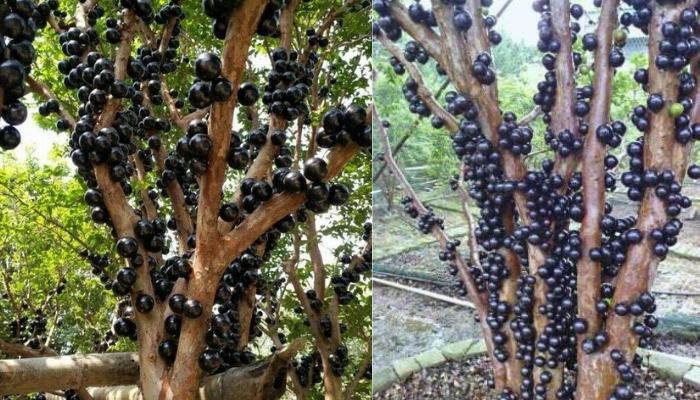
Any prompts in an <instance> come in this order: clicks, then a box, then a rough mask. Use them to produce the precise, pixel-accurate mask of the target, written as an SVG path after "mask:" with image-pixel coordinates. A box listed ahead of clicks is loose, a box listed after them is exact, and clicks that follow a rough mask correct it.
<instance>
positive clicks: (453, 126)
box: [376, 33, 459, 135]
mask: <svg viewBox="0 0 700 400" xmlns="http://www.w3.org/2000/svg"><path fill="white" fill-rule="evenodd" d="M376 37H377V39H378V40H379V41H380V42H381V44H382V46H384V48H385V49H386V50H387V51H388V52H389V53H390V54H391V55H392V56H394V57H396V58H397V59H398V60H399V61H400V62H401V63H402V64H404V66H406V68H407V69H408V72H409V74H410V75H411V78H413V80H414V81H415V83H416V85H417V86H418V96H419V97H420V98H421V100H423V103H425V105H426V106H427V107H428V109H430V112H431V113H432V114H433V115H435V116H437V117H439V118H440V119H442V120H443V121H444V123H445V128H446V129H447V130H448V131H449V132H450V135H453V134H454V133H456V132H457V131H458V130H459V123H458V122H457V120H456V119H455V117H453V116H452V114H450V113H449V112H447V111H446V110H445V109H444V108H442V107H441V106H440V104H438V102H437V101H436V100H435V98H434V97H433V93H432V92H431V91H430V89H428V87H427V85H426V83H425V80H424V79H423V74H421V72H420V70H419V69H418V68H417V67H416V66H415V65H414V64H413V63H411V62H408V60H406V57H405V56H404V54H403V51H401V49H399V48H398V47H397V46H396V45H395V44H393V43H392V42H391V40H389V38H387V37H386V35H385V34H384V33H380V34H379V35H377V36H376Z"/></svg>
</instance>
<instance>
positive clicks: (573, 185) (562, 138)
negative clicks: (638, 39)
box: [373, 0, 700, 400]
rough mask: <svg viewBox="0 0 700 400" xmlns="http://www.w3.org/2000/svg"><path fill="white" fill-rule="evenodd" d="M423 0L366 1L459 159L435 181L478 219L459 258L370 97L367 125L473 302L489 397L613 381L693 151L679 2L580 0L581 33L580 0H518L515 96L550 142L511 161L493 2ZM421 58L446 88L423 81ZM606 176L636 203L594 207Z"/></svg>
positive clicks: (586, 392)
mask: <svg viewBox="0 0 700 400" xmlns="http://www.w3.org/2000/svg"><path fill="white" fill-rule="evenodd" d="M426 3H427V2H421V1H416V2H409V3H408V4H410V5H408V7H407V6H406V5H404V4H403V3H402V2H400V1H387V0H376V1H374V2H373V7H374V10H375V11H376V15H377V19H376V20H375V23H374V25H373V33H374V36H375V39H376V41H377V42H379V43H380V44H381V45H382V46H383V47H384V48H385V49H386V50H387V51H388V53H390V54H391V56H392V58H391V59H390V62H391V66H392V69H393V72H395V73H396V74H398V75H409V77H408V78H407V79H406V80H405V82H404V84H403V87H402V89H403V94H404V96H405V98H406V100H407V101H408V103H409V109H410V110H411V112H413V113H415V114H417V115H419V116H423V117H426V118H430V121H431V124H432V126H433V127H434V128H435V129H445V130H447V131H448V133H449V134H450V137H451V139H452V147H453V149H454V151H455V153H456V155H457V157H458V158H459V159H460V160H461V163H460V167H459V170H458V171H457V172H458V173H457V175H455V176H454V177H452V178H451V180H450V184H451V185H452V187H453V189H455V190H457V191H458V192H459V193H460V195H461V196H462V200H463V203H464V204H465V210H466V209H467V207H466V205H467V202H468V201H473V202H474V203H475V204H476V205H477V206H478V207H479V208H480V215H479V220H478V221H472V220H471V214H469V213H468V212H466V216H467V221H468V225H470V226H472V227H473V228H474V229H473V230H471V234H470V237H469V238H468V240H466V241H465V242H466V243H467V244H468V246H469V257H468V259H465V258H463V257H462V255H461V253H460V250H459V247H460V242H459V241H458V240H453V239H450V238H448V237H446V235H445V234H444V232H443V230H442V221H441V219H440V218H439V217H438V216H436V215H435V213H434V212H433V211H432V210H430V209H428V208H426V207H425V206H424V205H423V204H422V203H421V202H420V200H419V199H418V197H417V196H416V194H415V192H414V190H413V189H412V188H411V186H410V184H409V183H408V181H407V180H406V179H405V177H404V176H403V173H402V172H401V170H400V169H399V168H398V166H397V164H396V163H395V161H394V159H393V157H392V154H391V147H390V143H389V140H388V136H387V129H389V130H393V128H392V127H391V124H390V123H388V121H386V122H384V123H382V122H381V121H380V120H379V116H378V114H377V112H376V110H375V111H374V115H375V120H376V121H377V126H376V129H377V134H378V138H379V140H380V142H381V144H382V151H383V154H381V156H383V160H384V161H385V162H386V163H387V165H388V168H389V169H390V170H391V172H392V173H393V175H394V176H395V177H396V178H397V179H398V180H399V182H400V183H401V184H402V186H403V188H404V191H405V192H406V197H405V198H404V199H403V204H404V206H405V209H406V211H407V212H408V213H409V215H410V216H412V217H413V218H417V219H418V228H419V229H420V230H421V231H423V232H425V233H432V234H434V235H435V236H436V238H437V239H438V242H439V243H440V245H441V247H442V249H441V251H440V253H439V257H440V259H441V260H442V261H446V262H448V263H449V265H450V266H449V270H450V272H451V273H453V274H454V275H457V276H458V277H459V278H460V281H461V283H462V285H463V289H464V292H465V293H466V294H468V295H469V297H470V299H471V301H472V302H473V303H474V304H475V305H476V306H477V309H478V312H479V317H480V318H479V320H480V322H481V326H482V329H483V332H484V337H485V339H486V344H487V347H488V350H489V355H490V357H491V361H492V366H493V372H494V382H493V385H494V386H495V388H496V389H497V391H498V392H499V398H502V399H511V398H520V399H535V398H537V399H555V398H558V399H572V398H576V399H595V400H598V399H618V400H620V399H631V398H632V397H633V393H634V392H633V390H632V388H631V387H630V386H629V384H628V383H629V382H631V380H632V378H633V376H634V375H633V374H634V371H633V369H632V366H633V365H634V364H637V363H639V362H641V358H639V357H637V356H635V350H636V348H637V346H645V345H646V344H647V342H648V340H649V338H650V336H651V334H652V329H653V328H654V327H655V326H656V325H657V320H656V318H655V317H654V316H653V315H652V313H653V311H654V309H655V305H654V297H653V296H652V295H651V294H650V293H649V290H650V287H651V282H652V280H653V277H654V275H655V273H656V270H657V267H658V264H659V262H660V261H661V260H663V258H664V257H665V255H666V253H667V251H668V247H669V246H672V245H674V244H675V242H676V240H677V239H676V238H677V235H678V234H679V232H680V229H681V227H682V223H681V222H680V220H679V219H678V218H676V217H677V216H678V214H679V213H680V211H681V209H682V208H686V207H689V206H690V200H689V199H688V198H687V197H686V196H684V195H683V194H682V193H681V188H682V182H683V180H684V178H685V176H686V169H687V174H688V175H689V176H690V177H691V178H699V177H700V168H698V166H690V168H688V164H689V159H690V152H691V149H692V143H693V142H694V140H695V139H696V138H697V137H698V132H700V131H699V130H698V128H699V127H700V125H697V122H698V121H697V118H698V115H697V113H698V106H697V105H696V103H697V101H696V100H697V98H696V96H697V89H696V78H697V60H696V58H697V57H696V54H697V49H698V48H697V44H698V40H697V38H696V29H697V11H696V7H697V2H692V1H670V2H657V1H627V2H624V3H626V4H627V5H628V6H630V8H629V11H625V12H618V8H620V7H621V6H622V4H621V3H620V2H619V1H616V0H604V1H597V2H594V3H595V4H594V6H595V7H598V8H599V9H598V10H597V11H598V12H599V15H600V17H599V20H598V22H597V28H596V29H595V31H593V32H590V33H586V34H583V33H582V32H581V28H582V27H581V26H580V25H579V23H578V22H577V20H578V19H579V18H581V17H582V16H583V15H584V8H583V7H582V6H581V5H579V4H569V2H568V1H546V0H537V1H533V2H532V3H533V8H534V9H535V11H537V12H539V13H540V14H541V19H540V22H539V23H538V25H537V27H536V29H537V30H538V33H539V38H540V41H539V43H538V49H539V50H540V51H541V52H543V53H545V54H544V55H543V56H542V65H543V66H544V67H545V69H546V70H547V72H546V74H545V78H544V80H543V81H542V82H540V83H539V84H538V85H537V88H536V89H537V91H536V92H535V93H534V95H533V97H532V99H533V103H534V104H532V105H531V107H532V108H535V107H539V109H540V110H541V112H542V118H541V119H542V122H543V123H544V124H545V126H544V129H543V131H541V132H542V135H541V137H543V139H544V140H543V141H542V142H540V143H544V144H546V146H547V147H549V148H550V149H551V150H552V153H549V156H545V157H544V161H543V162H541V163H533V160H529V162H526V158H528V155H530V154H533V153H534V152H533V149H534V148H536V145H537V140H538V139H537V137H538V136H539V135H535V132H536V131H535V129H533V127H536V125H532V124H531V122H532V121H531V120H530V118H527V121H524V120H522V119H520V120H519V119H518V117H517V116H516V114H515V113H513V112H512V111H511V109H509V108H507V106H508V105H510V104H509V103H508V102H509V101H511V98H512V95H511V93H510V92H508V91H507V90H506V88H505V87H504V86H503V85H502V82H501V80H500V79H497V74H496V71H497V70H498V69H499V64H498V58H497V57H496V56H494V52H493V50H492V49H493V48H494V47H495V46H496V45H498V44H499V43H500V42H501V41H502V37H501V36H500V34H499V33H498V32H497V31H496V30H495V26H496V25H497V18H495V17H494V16H492V15H488V12H483V11H484V7H489V6H491V4H492V2H491V1H490V0H474V1H472V0H466V1H445V0H440V1H438V0H435V1H431V2H430V4H426ZM534 28H535V27H533V29H534ZM632 29H639V30H641V32H643V33H645V34H648V35H649V45H648V50H649V58H648V59H649V61H648V65H647V66H646V67H645V68H640V69H638V70H637V71H634V72H632V71H630V72H627V73H628V74H629V75H628V76H629V78H627V79H626V81H627V82H631V81H632V79H634V81H635V82H636V83H637V84H638V85H639V86H638V87H641V89H642V90H644V91H645V92H646V95H645V96H644V97H643V98H641V99H638V100H637V102H635V104H634V105H624V104H620V103H618V102H616V101H615V100H614V99H616V98H617V99H620V98H625V97H626V96H625V94H624V93H620V92H618V93H615V92H614V91H613V76H614V75H615V72H616V71H618V74H617V75H618V76H619V75H621V74H623V72H622V69H621V67H622V66H623V65H624V63H625V58H626V57H625V54H624V53H623V51H622V49H623V47H624V45H625V42H626V39H627V37H628V33H629V32H630V30H632ZM406 36H408V40H407V41H406V43H405V45H404V46H403V47H399V46H398V45H397V41H400V40H402V38H404V37H406ZM574 46H580V51H575V50H574V49H575V47H574ZM588 57H591V59H592V62H591V61H587V58H588ZM431 59H432V60H434V61H435V63H431V62H430V60H431ZM638 61H639V59H637V60H636V61H635V62H638ZM421 64H425V65H430V66H432V67H434V68H435V69H436V70H437V72H438V74H440V75H443V76H444V77H445V78H447V79H449V81H450V84H451V85H452V86H453V87H454V90H452V91H448V92H446V94H445V96H444V99H442V98H439V99H436V98H435V97H434V95H433V94H434V93H436V92H437V88H435V87H434V86H432V87H431V86H430V83H431V82H430V81H429V80H427V79H425V78H424V76H423V74H422V71H421V68H420V67H419V65H421ZM382 79H384V76H382ZM628 87H629V86H628ZM640 101H641V102H643V104H642V105H638V103H639V102H640ZM620 106H626V108H625V109H621V108H620ZM520 116H521V118H522V117H523V115H522V114H520ZM623 121H631V122H632V124H629V125H630V126H629V127H628V126H627V124H626V123H625V122H623ZM623 137H627V138H628V139H626V140H625V139H623ZM539 140H541V139H539ZM620 147H622V148H624V149H625V150H626V154H627V157H629V160H627V161H626V163H625V165H620V157H619V154H620V153H619V150H615V149H617V148H620ZM581 166H585V168H584V167H581ZM623 170H624V172H623ZM618 181H621V183H622V184H623V185H624V186H625V187H627V194H628V197H629V198H630V200H632V201H635V202H640V203H639V209H638V212H637V215H633V216H628V217H615V216H613V215H612V212H613V210H612V206H611V204H610V203H607V202H606V201H605V200H606V192H610V191H613V190H615V189H616V187H617V186H618Z"/></svg>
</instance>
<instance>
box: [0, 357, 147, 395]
mask: <svg viewBox="0 0 700 400" xmlns="http://www.w3.org/2000/svg"><path fill="white" fill-rule="evenodd" d="M138 360H139V357H138V355H137V354H136V353H112V354H91V355H75V356H61V357H42V358H30V359H17V360H2V361H0V395H9V394H17V393H32V392H43V391H49V390H60V389H66V388H82V387H88V386H113V385H128V384H133V383H136V382H138V380H139V365H138Z"/></svg>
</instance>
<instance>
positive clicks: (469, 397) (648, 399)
mask: <svg viewBox="0 0 700 400" xmlns="http://www.w3.org/2000/svg"><path fill="white" fill-rule="evenodd" d="M488 371H489V367H488V360H487V359H486V358H485V357H480V358H475V359H472V360H469V361H467V362H464V363H457V362H448V363H445V364H443V365H441V366H439V367H435V368H430V369H427V370H422V371H421V372H417V373H415V374H413V375H411V376H410V377H409V378H408V379H407V380H406V381H405V382H404V383H402V384H396V385H394V386H392V387H390V388H389V389H387V390H386V391H384V392H382V393H377V394H375V395H374V396H373V399H375V400H419V399H420V400H424V399H465V400H493V399H495V397H496V393H495V391H493V390H491V389H488V387H487V386H486V380H487V379H488V377H489V372H488ZM467 376H468V377H469V379H465V377H467ZM634 388H635V400H700V392H698V391H697V390H695V389H693V388H691V387H690V386H688V385H685V384H683V383H682V382H681V383H677V384H675V383H673V382H670V381H668V380H666V379H663V378H661V377H659V376H658V375H657V374H656V373H655V372H653V371H649V370H648V369H647V368H646V367H644V366H642V367H641V368H640V370H638V371H637V377H636V380H635V383H634Z"/></svg>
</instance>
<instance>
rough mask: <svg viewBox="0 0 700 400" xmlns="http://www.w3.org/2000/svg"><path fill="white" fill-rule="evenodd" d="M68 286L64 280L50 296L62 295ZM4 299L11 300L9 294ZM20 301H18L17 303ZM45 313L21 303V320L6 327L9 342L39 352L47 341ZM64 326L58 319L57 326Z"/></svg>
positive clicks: (15, 320) (9, 323)
mask: <svg viewBox="0 0 700 400" xmlns="http://www.w3.org/2000/svg"><path fill="white" fill-rule="evenodd" d="M67 284H68V282H67V280H66V279H65V278H62V279H61V280H59V281H58V283H56V286H55V287H54V288H53V289H51V290H49V292H48V294H49V296H55V295H60V294H61V293H63V291H64V290H65V289H66V285H67ZM2 299H3V300H9V299H10V297H9V295H8V294H7V293H3V294H2ZM19 300H20V299H17V301H19ZM45 311H46V310H44V309H42V308H36V309H34V310H31V309H30V306H29V303H27V302H26V301H21V303H19V312H20V313H21V315H19V316H18V317H19V318H14V319H12V320H11V321H9V322H8V323H7V326H6V328H7V336H8V338H9V340H10V341H12V342H16V343H22V344H23V345H24V346H26V347H29V348H30V349H33V350H39V349H40V348H41V347H42V343H44V342H45V340H46V338H45V336H44V335H45V334H46V333H47V326H48V320H47V319H46V316H45V314H44V313H45ZM62 324H63V318H58V320H57V321H56V325H57V326H61V325H62Z"/></svg>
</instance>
